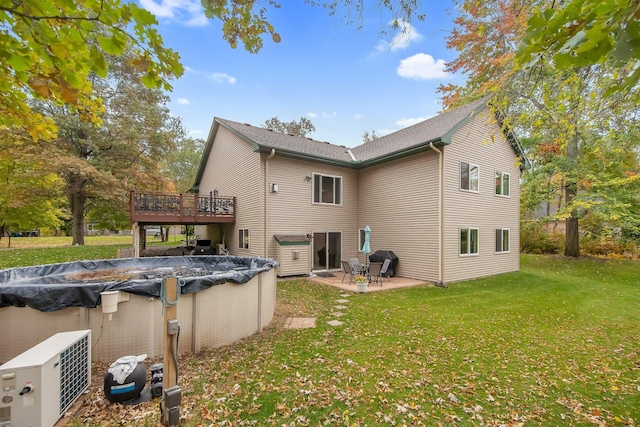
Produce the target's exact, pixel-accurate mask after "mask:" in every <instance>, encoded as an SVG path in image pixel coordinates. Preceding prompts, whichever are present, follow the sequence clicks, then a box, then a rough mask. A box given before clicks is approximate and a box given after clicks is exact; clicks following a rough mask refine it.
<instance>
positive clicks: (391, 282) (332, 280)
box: [307, 271, 434, 292]
mask: <svg viewBox="0 0 640 427" xmlns="http://www.w3.org/2000/svg"><path fill="white" fill-rule="evenodd" d="M330 274H332V277H322V276H318V275H316V276H310V277H307V279H308V280H311V281H313V282H317V283H323V284H325V285H330V286H334V287H336V288H340V289H343V290H345V291H349V292H357V290H356V284H355V282H353V281H352V282H351V284H349V283H348V282H349V275H348V274H347V276H346V277H345V278H344V283H343V282H342V276H343V275H344V273H343V272H342V271H335V272H331V273H330ZM418 285H429V286H434V285H433V284H432V283H428V282H425V281H424V280H415V279H407V278H404V277H391V278H389V279H387V278H385V279H383V280H382V286H380V283H379V282H378V283H375V282H373V283H371V284H369V287H368V288H367V292H378V291H388V290H390V289H400V288H409V287H412V286H418Z"/></svg>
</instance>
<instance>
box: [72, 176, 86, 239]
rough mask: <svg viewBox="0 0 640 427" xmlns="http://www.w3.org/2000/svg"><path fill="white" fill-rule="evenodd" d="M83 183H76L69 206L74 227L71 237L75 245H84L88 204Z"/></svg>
mask: <svg viewBox="0 0 640 427" xmlns="http://www.w3.org/2000/svg"><path fill="white" fill-rule="evenodd" d="M82 187H83V183H82V182H76V183H74V185H73V188H74V190H73V191H72V192H71V194H69V205H70V206H71V215H72V217H71V224H72V226H73V228H72V230H71V235H72V236H73V242H72V244H74V245H84V227H83V224H84V210H85V206H86V202H87V195H86V194H85V192H84V191H83V190H82Z"/></svg>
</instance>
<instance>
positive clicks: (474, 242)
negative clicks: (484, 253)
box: [460, 227, 479, 256]
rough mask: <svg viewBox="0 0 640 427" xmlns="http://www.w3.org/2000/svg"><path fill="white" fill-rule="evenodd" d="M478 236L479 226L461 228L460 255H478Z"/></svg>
mask: <svg viewBox="0 0 640 427" xmlns="http://www.w3.org/2000/svg"><path fill="white" fill-rule="evenodd" d="M478 236H479V232H478V229H477V228H474V227H463V228H460V256H468V255H478Z"/></svg>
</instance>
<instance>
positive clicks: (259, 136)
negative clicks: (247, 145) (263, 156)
mask: <svg viewBox="0 0 640 427" xmlns="http://www.w3.org/2000/svg"><path fill="white" fill-rule="evenodd" d="M215 120H216V121H217V122H219V123H220V124H222V125H223V126H225V127H226V128H228V129H230V130H232V131H235V132H236V133H237V134H239V135H240V136H244V137H245V139H248V140H249V142H252V143H254V144H257V145H259V146H260V148H263V149H271V148H275V149H276V151H280V150H283V151H286V152H291V153H299V154H303V155H307V156H310V157H320V158H325V159H331V160H338V161H342V162H350V161H351V156H349V153H348V152H347V148H346V147H343V146H339V145H333V144H330V143H328V142H322V141H317V140H315V139H311V138H305V137H303V136H294V135H288V134H285V133H281V132H275V131H272V130H271V129H264V128H259V127H255V126H251V125H248V124H246V123H238V122H233V121H231V120H225V119H219V118H216V119H215Z"/></svg>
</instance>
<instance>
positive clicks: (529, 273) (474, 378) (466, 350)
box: [71, 255, 640, 426]
mask: <svg viewBox="0 0 640 427" xmlns="http://www.w3.org/2000/svg"><path fill="white" fill-rule="evenodd" d="M638 272H640V264H639V263H638V262H634V261H621V260H602V259H580V260H568V259H565V258H563V257H551V256H527V255H523V256H522V266H521V271H520V272H518V273H512V274H504V275H499V276H495V277H491V278H486V279H481V280H474V281H469V282H463V283H454V284H450V285H449V287H448V288H446V289H443V288H436V287H429V286H420V287H416V288H410V289H402V290H394V291H386V292H376V293H371V294H363V295H361V294H352V295H350V296H349V297H348V298H347V299H348V300H349V302H348V303H345V304H343V305H345V306H347V308H346V309H343V310H338V309H336V308H335V306H336V305H339V303H338V302H337V300H338V299H341V298H343V297H342V296H341V295H342V294H343V292H342V291H340V290H338V289H334V288H331V287H328V286H324V285H319V284H314V283H311V282H308V281H306V280H292V281H283V282H280V283H278V310H277V315H276V318H275V319H274V321H273V322H272V324H271V325H270V326H269V327H268V328H267V329H266V330H265V331H264V332H263V333H262V334H258V335H255V336H253V337H250V338H248V339H246V340H244V341H242V342H240V343H237V344H234V345H231V346H228V347H225V348H222V349H216V350H211V351H209V352H206V353H203V354H199V355H196V356H189V357H187V358H185V359H183V360H182V361H181V364H180V365H181V367H180V369H181V379H180V385H181V386H182V388H183V400H182V409H181V414H182V420H183V423H182V425H186V426H200V425H203V426H210V425H214V426H218V425H231V426H237V425H257V426H262V425H274V426H283V425H286V426H290V425H301V426H305V425H312V426H318V425H343V426H371V425H397V426H400V425H453V424H459V425H488V426H498V425H509V426H512V425H548V426H557V425H594V424H596V425H598V424H599V425H620V426H622V425H629V426H630V425H638V423H639V422H640V357H639V353H638V352H639V350H640V332H639V325H640V310H639V307H640V283H639V280H640V279H639V278H638V277H639V276H640V275H639V274H638ZM337 311H341V312H343V313H344V315H343V316H341V317H339V316H337V315H336V314H335V312H337ZM291 316H294V317H298V316H305V317H306V316H317V326H316V328H313V329H298V330H292V329H284V328H283V327H282V325H283V322H284V319H285V318H286V317H291ZM333 319H338V320H340V321H342V322H344V324H343V325H342V326H337V327H333V326H329V325H328V324H327V322H328V321H329V320H333ZM99 379H101V378H99ZM98 388H99V387H98ZM88 399H89V400H88V402H87V403H86V404H85V405H84V406H83V408H84V409H82V412H81V413H79V414H78V415H77V417H76V418H75V419H74V420H73V421H72V423H71V425H76V426H80V425H84V424H85V423H87V424H89V425H98V424H100V423H101V422H102V423H108V425H114V426H115V425H149V426H152V425H156V422H157V421H158V419H159V412H158V410H157V402H152V403H148V404H143V405H138V406H136V407H123V406H121V405H107V404H106V403H105V402H104V399H103V398H102V390H101V389H100V390H98V392H96V393H93V394H92V395H90V397H89V398H88ZM101 399H102V400H101Z"/></svg>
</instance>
